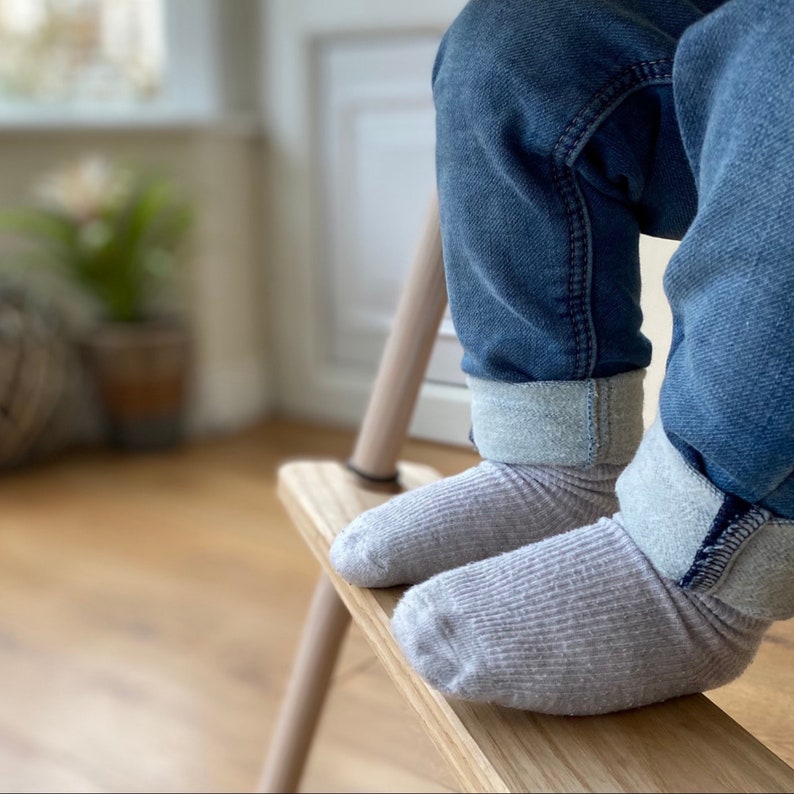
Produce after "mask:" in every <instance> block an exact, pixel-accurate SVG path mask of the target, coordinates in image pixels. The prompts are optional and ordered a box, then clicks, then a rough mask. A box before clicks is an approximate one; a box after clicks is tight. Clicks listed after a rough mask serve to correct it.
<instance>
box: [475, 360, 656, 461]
mask: <svg viewBox="0 0 794 794" xmlns="http://www.w3.org/2000/svg"><path fill="white" fill-rule="evenodd" d="M644 376H645V370H634V371H633V372H627V373H625V374H622V375H615V376H613V377H610V378H595V379H590V380H577V381H535V382H532V383H501V382H497V381H490V380H482V379H479V378H472V377H470V378H469V379H468V384H469V389H470V391H471V395H472V411H471V419H472V438H473V441H474V444H475V445H476V447H477V449H478V451H479V453H480V454H481V455H482V456H483V457H484V458H487V459H488V460H493V461H499V462H501V463H526V464H538V465H539V464H546V465H549V464H553V465H560V466H591V465H594V464H596V463H615V464H619V465H622V464H625V463H628V462H629V461H630V460H631V458H632V456H633V455H634V452H635V451H636V449H637V445H638V444H639V442H640V439H641V437H642V428H643V425H642V380H643V378H644Z"/></svg>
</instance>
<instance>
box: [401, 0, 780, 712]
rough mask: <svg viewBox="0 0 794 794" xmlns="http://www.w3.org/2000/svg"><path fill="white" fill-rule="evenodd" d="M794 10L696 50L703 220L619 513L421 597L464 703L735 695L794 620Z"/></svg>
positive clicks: (422, 614) (682, 94) (689, 97)
mask: <svg viewBox="0 0 794 794" xmlns="http://www.w3.org/2000/svg"><path fill="white" fill-rule="evenodd" d="M793 47H794V9H793V8H792V7H791V4H790V3H789V2H788V1H787V0H731V2H728V3H726V4H725V5H724V6H723V7H722V8H719V9H718V10H717V11H715V12H714V13H713V14H710V15H709V16H707V17H706V18H705V19H704V20H702V21H700V22H699V23H697V24H695V25H694V26H692V27H691V28H690V29H689V30H688V31H687V32H686V33H685V34H684V36H683V38H682V40H681V44H680V46H679V48H678V51H677V54H676V67H675V78H674V83H675V92H676V101H677V106H678V111H679V112H678V116H679V123H680V126H681V131H682V136H683V140H684V142H685V145H686V149H687V153H688V155H689V156H690V159H691V162H692V166H693V170H694V173H695V176H696V180H697V186H698V192H699V207H698V213H697V217H696V219H695V221H694V222H693V224H692V226H691V228H690V229H689V231H688V232H687V235H686V237H685V238H684V240H683V242H682V245H681V246H680V248H679V250H678V252H677V253H676V256H675V257H674V259H673V261H672V262H671V264H670V268H669V270H668V273H667V276H666V288H667V292H668V295H669V298H670V301H671V304H672V308H673V314H674V339H673V346H672V350H671V355H670V359H669V363H668V372H667V376H666V380H665V383H664V386H663V390H662V400H661V421H660V422H659V423H657V424H656V425H655V426H654V427H653V428H652V429H651V430H650V431H649V432H648V434H647V435H646V437H645V439H644V440H643V442H642V444H641V446H640V448H639V451H638V452H637V455H636V456H635V458H634V460H633V461H632V463H631V464H630V465H629V467H628V468H627V469H626V471H625V472H624V473H623V475H621V478H620V480H619V482H618V494H619V498H620V504H621V511H622V512H621V513H618V514H616V515H615V516H613V518H611V519H610V518H604V519H602V520H601V521H600V522H598V523H597V524H595V525H593V526H590V527H584V528H581V529H577V530H574V531H573V532H570V533H567V534H565V535H563V536H559V537H555V538H551V539H549V540H547V541H544V542H542V543H539V544H536V545H532V546H527V547H525V548H523V549H520V550H518V551H514V552H511V553H510V554H507V555H504V556H502V557H498V558H494V559H491V560H486V561H483V562H478V563H474V564H472V565H470V566H465V567H462V568H459V569H457V570H455V571H450V572H447V573H443V574H440V575H438V576H436V577H434V578H432V579H431V580H430V581H428V582H426V583H425V584H423V585H419V586H418V587H416V588H413V589H412V590H410V591H409V592H408V594H407V595H406V597H405V599H404V600H403V602H402V603H401V605H400V606H399V607H398V609H397V611H396V612H395V616H394V630H395V633H396V635H397V637H398V639H399V640H400V642H401V643H402V645H403V647H404V649H405V652H406V654H407V656H408V658H409V659H410V660H411V662H412V663H413V664H414V666H415V667H416V668H417V669H418V670H419V671H420V672H421V673H422V674H423V675H425V677H426V678H428V680H430V681H431V682H433V683H434V684H436V685H437V686H438V687H439V688H441V689H443V690H444V691H446V692H449V693H451V694H454V695H458V696H462V697H467V698H472V699H482V700H492V701H496V702H500V703H505V704H507V705H511V706H517V707H521V708H529V709H537V710H543V711H550V712H556V713H597V712H606V711H612V710H617V709H623V708H627V707H632V706H638V705H642V704H645V703H651V702H654V701H658V700H663V699H666V698H670V697H674V696H678V695H683V694H687V693H690V692H696V691H702V690H704V689H709V688H712V687H716V686H719V685H722V684H724V683H727V682H728V681H729V680H731V678H733V677H735V676H736V675H738V674H739V673H740V672H741V671H742V670H743V668H744V667H745V666H746V664H747V663H748V662H749V661H750V660H751V659H752V657H753V654H754V652H755V649H756V647H757V645H758V643H759V642H760V639H761V636H762V634H763V632H764V630H765V628H766V626H767V625H768V621H769V620H773V619H784V618H789V617H792V616H794V400H792V398H791V395H792V393H794V323H792V320H791V305H792V304H791V296H792V294H794V253H792V252H793V251H794V239H792V238H793V237H794V232H793V231H792V229H794V204H792V202H791V201H790V191H791V186H792V185H794V137H792V129H794V106H792V104H791V102H790V97H791V86H792V85H794V59H792V57H791V55H792V48H793Z"/></svg>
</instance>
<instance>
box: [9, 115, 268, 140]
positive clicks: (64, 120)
mask: <svg viewBox="0 0 794 794" xmlns="http://www.w3.org/2000/svg"><path fill="white" fill-rule="evenodd" d="M262 129H263V122H262V120H261V119H260V118H258V117H257V116H256V115H255V114H253V113H228V114H223V115H222V114H218V113H216V114H213V115H209V114H199V113H185V112H176V111H175V112H168V111H156V112H132V111H130V112H118V113H112V112H111V113H99V112H81V113H74V114H67V113H58V112H35V111H34V112H25V111H22V112H19V113H15V114H14V115H13V116H8V117H6V118H3V117H0V135H4V134H12V135H16V134H20V133H25V134H28V133H34V134H35V133H41V134H54V133H58V134H63V133H65V134H79V133H85V132H110V133H114V132H119V133H124V132H149V131H153V132H194V131H196V132H198V131H208V132H214V133H221V134H226V135H239V136H244V137H248V136H255V135H258V134H260V133H261V132H262Z"/></svg>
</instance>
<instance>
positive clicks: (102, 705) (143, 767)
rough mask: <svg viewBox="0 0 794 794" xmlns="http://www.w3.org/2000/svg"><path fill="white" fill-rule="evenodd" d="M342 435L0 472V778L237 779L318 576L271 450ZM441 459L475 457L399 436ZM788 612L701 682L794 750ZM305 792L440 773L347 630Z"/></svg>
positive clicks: (447, 463) (78, 787)
mask: <svg viewBox="0 0 794 794" xmlns="http://www.w3.org/2000/svg"><path fill="white" fill-rule="evenodd" d="M351 443H352V435H351V434H350V433H347V432H342V431H334V430H326V429H320V428H314V427H308V426H305V425H298V424H290V423H286V422H271V423H268V424H265V425H263V426H261V427H258V428H256V429H255V430H253V431H250V432H247V433H245V434H242V435H240V436H239V437H236V438H232V439H226V440H223V441H217V442H211V443H205V444H202V445H197V446H192V447H188V448H185V449H182V450H179V451H176V452H172V453H168V454H161V455H151V456H132V457H125V456H122V455H119V454H117V453H109V452H101V451H100V452H97V451H93V452H92V451H83V452H77V453H70V454H69V455H67V456H64V457H62V458H61V459H60V460H58V461H55V462H53V463H50V464H48V465H46V466H42V467H38V468H35V469H28V470H25V471H19V472H15V473H13V474H5V475H3V476H2V478H0V791H3V792H11V791H29V792H33V791H75V792H84V791H85V792H93V791H114V792H161V791H162V792H183V791H191V792H192V791H195V792H199V791H218V792H220V791H235V792H236V791H241V792H242V791H250V790H251V789H252V787H253V786H254V784H255V780H256V778H257V774H258V771H259V765H260V762H261V759H262V755H263V752H264V749H265V746H266V744H267V741H268V737H269V735H270V732H271V730H272V727H273V721H274V718H275V713H276V709H277V707H278V704H279V701H280V697H281V694H282V692H283V688H284V684H285V681H286V676H287V673H288V670H289V666H290V661H291V658H292V653H293V650H294V647H295V644H296V642H297V638H298V633H299V630H300V624H301V621H302V619H303V615H304V611H305V609H306V607H307V605H308V601H309V598H310V595H311V591H312V589H313V586H314V582H315V579H316V575H317V566H316V564H315V563H314V561H313V559H312V558H311V555H310V553H309V552H308V551H307V550H306V549H305V548H304V547H303V545H302V543H301V541H299V540H298V538H297V534H296V533H295V532H294V531H293V530H292V527H291V525H290V523H289V521H288V520H287V519H286V517H285V515H284V513H283V511H282V509H281V507H280V505H279V504H278V502H277V500H276V497H275V470H276V467H277V465H278V463H279V462H281V461H283V460H285V459H288V458H291V457H297V456H303V455H312V456H315V455H321V456H334V457H342V458H344V457H346V456H347V454H348V453H349V451H350V447H351ZM405 457H406V458H409V459H413V460H421V461H423V462H427V463H430V464H431V465H433V466H435V467H436V468H438V469H439V470H440V471H442V472H443V473H445V474H451V473H454V472H456V471H460V470H462V469H463V468H466V467H467V466H469V465H471V463H472V461H474V460H475V458H474V457H473V455H472V454H470V453H468V452H465V451H461V450H458V449H452V448H445V447H442V446H438V445H431V444H423V443H415V442H413V443H410V444H408V445H407V448H406V450H405ZM793 662H794V622H792V621H789V622H787V623H782V624H777V625H775V626H774V627H773V629H772V630H771V631H770V632H769V633H768V635H767V638H766V640H765V642H764V645H763V647H762V650H761V653H760V654H759V657H758V658H757V660H756V662H755V663H754V664H753V665H752V667H751V668H750V670H749V671H748V672H747V673H746V674H745V675H744V676H743V677H742V679H740V680H739V681H738V682H735V683H734V684H732V685H730V686H728V687H724V688H723V689H721V690H718V691H716V692H713V693H710V696H711V697H712V698H713V699H714V700H715V701H716V702H717V703H718V704H719V705H720V706H721V707H722V708H724V709H725V710H726V711H728V712H729V713H730V714H732V715H733V716H734V718H735V719H737V720H738V721H739V722H741V723H742V724H743V725H744V726H745V727H746V728H747V729H748V730H749V731H750V732H752V733H753V734H755V735H756V736H757V737H758V738H759V739H761V740H762V741H763V742H764V743H765V744H766V745H767V746H769V747H770V748H771V749H773V750H774V751H775V752H776V753H778V755H780V756H781V757H782V758H783V759H784V760H786V761H787V762H788V763H789V764H790V765H792V766H794V675H792V672H791V671H792V667H794V665H793V664H792V663H793ZM302 788H303V790H305V791H317V792H324V791H373V792H374V791H383V792H390V791H403V792H410V791H417V792H418V791H430V792H432V791H447V790H455V784H454V781H453V780H452V778H451V777H450V775H449V773H448V772H447V770H446V769H445V768H444V767H443V765H442V764H441V762H440V761H439V759H438V757H437V756H436V754H435V751H434V750H433V749H432V748H431V747H430V746H429V745H428V743H427V741H426V740H425V738H424V736H423V734H422V731H421V729H420V728H419V725H418V722H417V721H416V719H415V718H414V716H413V715H412V714H411V713H409V712H407V710H406V708H405V706H404V705H403V704H402V702H401V701H400V699H399V698H398V697H397V695H396V693H395V691H394V689H393V688H392V685H391V683H390V682H389V681H388V679H386V677H385V674H384V673H383V672H382V671H381V669H380V667H379V665H378V663H377V662H375V660H374V658H373V657H372V655H371V653H370V651H369V649H368V648H367V646H366V643H365V642H364V640H363V639H362V637H361V636H360V635H359V634H358V632H357V631H356V630H355V629H354V630H353V631H352V632H351V633H350V635H349V637H348V640H347V642H346V645H345V648H344V652H343V656H342V659H341V662H340V664H339V666H338V669H337V673H336V677H335V684H334V688H333V691H332V694H331V698H330V702H329V705H328V707H327V709H326V712H325V715H324V719H323V722H322V724H321V727H320V731H319V735H318V738H317V740H316V743H315V746H314V751H313V754H312V757H311V760H310V765H309V769H308V771H307V774H306V777H305V780H304V782H303V786H302Z"/></svg>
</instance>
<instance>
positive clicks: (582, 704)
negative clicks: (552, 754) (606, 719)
mask: <svg viewBox="0 0 794 794" xmlns="http://www.w3.org/2000/svg"><path fill="white" fill-rule="evenodd" d="M621 521H622V517H621V515H620V514H619V513H618V514H616V515H615V516H614V517H613V518H612V519H609V518H604V519H602V520H601V521H599V522H598V523H597V524H595V525H593V526H589V527H583V528H581V529H577V530H573V531H572V532H568V533H566V534H564V535H560V536H557V537H554V538H551V539H549V540H545V541H542V542H540V543H536V544H533V545H530V546H526V547H524V548H522V549H519V550H517V551H513V552H510V553H509V554H504V555H502V556H499V557H494V558H492V559H490V560H485V561H483V562H478V563H473V564H471V565H466V566H463V567H461V568H457V569H455V570H453V571H448V572H446V573H443V574H439V575H438V576H435V577H433V578H432V579H430V580H429V581H427V582H425V583H424V584H421V585H418V586H417V587H414V588H412V589H410V590H409V591H408V592H407V593H406V595H405V596H404V598H403V599H402V601H401V602H400V603H399V604H398V606H397V609H396V610H395V612H394V617H393V619H392V627H393V630H394V634H395V637H396V638H397V640H398V642H399V643H400V645H401V646H402V648H403V650H404V652H405V655H406V657H407V659H408V661H409V662H410V663H411V665H412V666H413V667H414V668H415V669H416V670H417V671H418V672H419V673H420V674H421V675H422V676H423V677H424V678H425V679H426V680H427V681H428V682H429V683H430V684H432V685H433V686H435V687H436V688H438V689H440V690H441V691H442V692H444V693H446V694H448V695H451V696H455V697H460V698H463V699H467V700H476V701H488V702H493V703H499V704H502V705H504V706H511V707H514V708H520V709H528V710H532V711H540V712H547V713H552V714H602V713H606V712H611V711H619V710H622V709H628V708H634V707H637V706H642V705H646V704H649V703H655V702H658V701H662V700H666V699H668V698H671V697H676V696H679V695H685V694H690V693H693V692H702V691H704V690H707V689H712V688H715V687H718V686H721V685H723V684H726V683H727V682H729V681H731V680H732V679H734V678H736V677H737V676H738V675H739V674H740V673H741V672H742V671H743V670H744V669H745V667H746V666H747V665H748V664H749V663H750V661H751V660H752V658H753V656H754V655H755V652H756V650H757V648H758V645H759V643H760V641H761V637H762V635H763V633H764V631H765V630H766V628H767V627H768V625H769V623H768V622H766V621H763V620H758V619H755V618H751V617H748V616H747V615H744V614H743V613H741V612H738V611H737V610H735V609H733V608H732V607H729V606H727V605H726V604H724V603H723V602H721V601H719V600H717V599H716V598H714V597H711V596H707V595H698V594H695V593H692V592H690V591H685V590H682V589H681V588H679V587H678V586H677V585H676V584H675V583H674V582H672V581H670V580H666V579H663V578H662V577H660V576H659V574H657V572H656V570H655V569H654V568H653V566H652V565H651V564H650V563H649V562H648V560H647V559H646V558H645V556H644V555H643V554H642V552H641V551H640V550H639V549H638V548H637V546H636V545H635V543H634V541H633V540H632V539H631V538H630V537H629V535H628V534H627V533H626V532H625V531H624V529H623V526H622V524H621Z"/></svg>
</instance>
